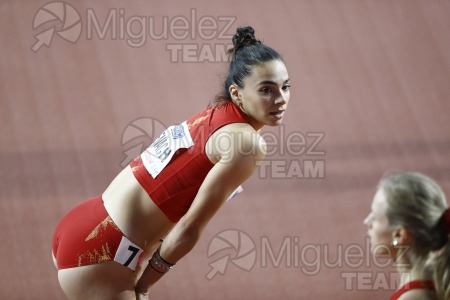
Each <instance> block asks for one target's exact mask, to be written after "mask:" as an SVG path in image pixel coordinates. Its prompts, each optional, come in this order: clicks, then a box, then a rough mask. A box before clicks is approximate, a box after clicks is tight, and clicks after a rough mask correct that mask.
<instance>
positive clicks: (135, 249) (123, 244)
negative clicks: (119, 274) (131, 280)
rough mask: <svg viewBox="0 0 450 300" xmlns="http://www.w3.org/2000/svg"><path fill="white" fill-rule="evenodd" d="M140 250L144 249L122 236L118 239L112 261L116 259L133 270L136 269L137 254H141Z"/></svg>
mask: <svg viewBox="0 0 450 300" xmlns="http://www.w3.org/2000/svg"><path fill="white" fill-rule="evenodd" d="M142 252H144V250H142V249H141V248H139V246H138V245H136V244H134V243H133V242H132V241H130V240H129V239H127V238H126V237H124V236H122V240H121V241H120V244H119V248H118V249H117V252H116V256H115V257H114V261H117V262H118V263H119V264H122V265H124V266H125V267H128V268H130V269H131V270H133V271H134V270H136V266H137V263H138V261H139V256H141V254H142Z"/></svg>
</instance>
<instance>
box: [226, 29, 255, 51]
mask: <svg viewBox="0 0 450 300" xmlns="http://www.w3.org/2000/svg"><path fill="white" fill-rule="evenodd" d="M256 44H261V41H260V40H257V39H256V38H255V30H254V29H253V28H252V27H250V26H246V27H238V29H236V34H235V35H234V36H233V49H231V51H230V52H231V53H233V54H236V52H237V51H238V50H239V49H242V48H244V47H246V46H250V45H256Z"/></svg>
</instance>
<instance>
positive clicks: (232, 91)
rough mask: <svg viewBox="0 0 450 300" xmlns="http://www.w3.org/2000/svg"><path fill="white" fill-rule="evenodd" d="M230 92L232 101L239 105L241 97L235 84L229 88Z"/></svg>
mask: <svg viewBox="0 0 450 300" xmlns="http://www.w3.org/2000/svg"><path fill="white" fill-rule="evenodd" d="M228 92H230V96H231V100H232V101H233V102H234V103H236V104H238V105H239V102H240V101H241V100H240V97H239V87H238V86H237V85H235V84H232V85H230V87H229V88H228Z"/></svg>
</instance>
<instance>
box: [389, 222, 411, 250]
mask: <svg viewBox="0 0 450 300" xmlns="http://www.w3.org/2000/svg"><path fill="white" fill-rule="evenodd" d="M392 241H393V242H392V243H393V244H394V242H395V243H396V245H408V244H409V242H410V234H409V231H408V230H407V229H406V228H405V227H403V226H398V227H397V228H395V229H394V230H393V231H392Z"/></svg>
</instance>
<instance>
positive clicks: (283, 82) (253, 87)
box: [230, 60, 290, 130]
mask: <svg viewBox="0 0 450 300" xmlns="http://www.w3.org/2000/svg"><path fill="white" fill-rule="evenodd" d="M289 87H290V81H289V75H288V72H287V70H286V66H285V65H284V63H283V62H282V61H281V60H272V61H269V62H265V63H262V64H259V65H255V66H253V68H252V72H251V73H250V75H249V76H247V77H246V78H245V79H244V86H243V87H242V88H240V87H237V86H234V85H233V86H232V87H231V88H230V94H231V95H232V97H233V100H234V102H235V103H237V104H238V105H240V107H241V110H243V111H244V113H245V114H246V115H247V116H248V117H249V118H250V120H251V122H252V125H253V127H254V128H255V129H257V130H258V129H260V128H261V127H263V126H264V125H269V126H277V125H280V124H281V123H282V121H283V116H284V113H285V111H286V108H287V105H288V102H289V97H290V92H289Z"/></svg>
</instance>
